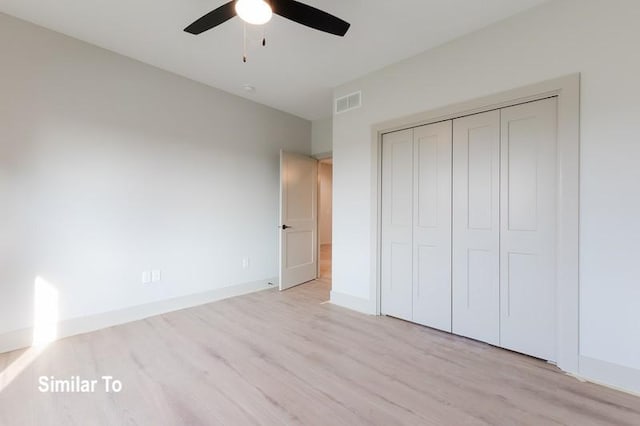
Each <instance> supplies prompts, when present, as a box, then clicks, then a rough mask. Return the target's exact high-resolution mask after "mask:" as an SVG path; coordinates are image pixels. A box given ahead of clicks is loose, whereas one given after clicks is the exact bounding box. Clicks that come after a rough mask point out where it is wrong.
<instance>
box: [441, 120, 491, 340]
mask: <svg viewBox="0 0 640 426" xmlns="http://www.w3.org/2000/svg"><path fill="white" fill-rule="evenodd" d="M499 182H500V111H489V112H486V113H482V114H476V115H471V116H468V117H463V118H460V119H457V120H454V121H453V268H452V269H453V276H452V282H453V332H454V333H456V334H459V335H462V336H467V337H471V338H473V339H478V340H482V341H485V342H489V343H492V344H494V345H498V344H499V342H500V266H499V259H500V258H499V255H500V252H499V249H500V209H499V205H500V186H499Z"/></svg>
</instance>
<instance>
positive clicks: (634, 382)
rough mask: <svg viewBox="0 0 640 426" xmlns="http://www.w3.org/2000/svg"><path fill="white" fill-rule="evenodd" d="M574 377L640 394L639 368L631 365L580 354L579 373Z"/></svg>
mask: <svg viewBox="0 0 640 426" xmlns="http://www.w3.org/2000/svg"><path fill="white" fill-rule="evenodd" d="M576 377H577V378H579V379H584V380H586V381H588V382H592V383H596V384H598V385H603V386H607V387H610V388H612V389H616V390H619V391H622V392H627V393H630V394H633V395H636V396H640V370H636V369H634V368H631V367H625V366H623V365H619V364H612V363H610V362H606V361H601V360H599V359H595V358H590V357H587V356H581V357H580V374H577V375H576Z"/></svg>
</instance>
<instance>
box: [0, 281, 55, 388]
mask: <svg viewBox="0 0 640 426" xmlns="http://www.w3.org/2000/svg"><path fill="white" fill-rule="evenodd" d="M33 312H34V315H33V343H32V346H31V347H30V348H28V349H26V350H25V351H24V352H23V353H22V355H20V357H19V358H18V359H16V360H15V361H13V362H12V363H11V364H9V365H8V366H7V367H6V368H5V369H4V370H3V371H2V372H0V393H2V392H3V391H4V390H5V389H6V388H7V387H8V386H9V385H10V384H11V383H12V382H13V381H14V380H15V379H16V378H18V377H19V376H20V374H22V373H23V372H24V371H25V370H26V369H27V368H28V367H29V366H30V365H31V364H32V363H33V362H34V361H35V360H36V359H37V358H38V356H39V355H40V354H41V353H42V352H43V351H44V350H45V349H46V347H47V346H48V344H49V343H51V342H53V341H54V340H56V338H57V337H58V289H57V288H56V287H55V286H54V285H52V284H51V283H49V282H47V281H46V280H45V279H44V278H42V277H40V276H38V277H36V279H35V283H34V297H33Z"/></svg>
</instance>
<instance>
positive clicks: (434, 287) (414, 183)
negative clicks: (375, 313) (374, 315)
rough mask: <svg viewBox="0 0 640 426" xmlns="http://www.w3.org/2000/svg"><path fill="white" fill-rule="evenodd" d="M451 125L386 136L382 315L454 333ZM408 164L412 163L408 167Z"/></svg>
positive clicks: (383, 170)
mask: <svg viewBox="0 0 640 426" xmlns="http://www.w3.org/2000/svg"><path fill="white" fill-rule="evenodd" d="M451 132H452V128H451V121H446V122H442V123H435V124H431V125H427V126H422V127H417V128H415V129H411V130H405V131H401V132H394V133H390V134H386V135H384V136H383V145H382V146H383V167H382V206H383V209H382V312H383V313H384V314H387V315H391V316H395V317H398V318H403V319H407V320H411V321H413V322H417V323H419V324H423V325H427V326H430V327H433V328H438V329H441V330H445V331H451V155H452V153H451V149H452V148H451ZM407 159H409V161H407Z"/></svg>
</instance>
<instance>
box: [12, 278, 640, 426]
mask: <svg viewBox="0 0 640 426" xmlns="http://www.w3.org/2000/svg"><path fill="white" fill-rule="evenodd" d="M329 290H330V280H327V279H324V280H318V281H315V282H312V283H309V284H306V285H303V286H299V287H297V288H294V289H291V290H289V291H287V292H283V293H280V292H278V291H275V290H268V291H263V292H259V293H253V294H249V295H245V296H241V297H237V298H232V299H227V300H224V301H220V302H216V303H212V304H208V305H204V306H199V307H195V308H191V309H185V310H181V311H177V312H172V313H168V314H165V315H161V316H157V317H153V318H149V319H146V320H142V321H136V322H133V323H129V324H125V325H121V326H117V327H112V328H109V329H105V330H100V331H97V332H94V333H89V334H85V335H81V336H75V337H71V338H67V339H63V340H60V341H58V342H55V343H53V344H51V345H50V346H49V347H48V348H46V350H44V351H43V352H42V353H40V354H37V356H33V358H34V359H32V360H30V359H29V357H28V356H27V355H29V351H15V352H12V353H8V354H0V369H2V370H0V371H3V370H4V369H6V368H8V367H10V366H12V365H16V363H18V362H20V361H21V360H23V361H24V360H29V361H30V362H29V363H28V364H27V367H26V368H25V369H24V371H22V373H21V374H19V375H18V376H17V378H16V379H15V380H14V381H13V382H12V383H11V384H10V385H9V386H8V387H7V388H6V389H3V390H2V391H1V392H0V425H8V426H13V425H48V424H51V425H75V424H77V425H86V424H92V425H125V424H126V425H164V424H167V425H185V424H186V425H218V424H219V425H229V424H233V425H291V424H300V425H316V424H317V425H326V424H332V425H370V424H374V425H385V426H386V425H396V424H397V425H406V424H415V425H443V424H478V425H486V424H491V425H513V424H518V425H581V426H582V425H585V426H586V425H638V424H640V398H636V397H634V396H632V395H628V394H624V393H621V392H617V391H614V390H612V389H609V388H604V387H601V386H597V385H594V384H590V383H581V382H579V381H577V380H575V379H573V378H571V377H568V376H566V375H564V374H562V372H560V371H559V370H558V369H557V368H555V367H554V366H552V365H549V364H547V363H544V362H542V361H539V360H536V359H533V358H530V357H527V356H524V355H520V354H516V353H513V352H509V351H505V350H501V349H498V348H494V347H492V346H489V345H486V344H483V343H479V342H476V341H472V340H469V339H465V338H461V337H456V336H453V335H450V334H447V333H442V332H438V331H435V330H432V329H429V328H425V327H420V326H417V325H415V324H410V323H407V322H404V321H400V320H396V319H393V318H387V317H375V316H367V315H362V314H359V313H356V312H352V311H349V310H346V309H343V308H340V307H337V306H334V305H331V304H327V303H324V302H326V301H327V299H328V293H329ZM31 354H32V355H33V354H34V352H31ZM104 375H109V376H114V377H115V378H116V379H119V380H121V381H122V382H123V386H124V388H123V390H122V392H120V393H108V392H105V391H104V390H103V389H99V390H98V391H97V392H96V393H91V394H82V393H71V394H67V393H40V392H38V378H39V377H40V376H55V377H57V378H69V377H72V376H80V377H82V378H88V379H99V378H100V377H102V376H104Z"/></svg>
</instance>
